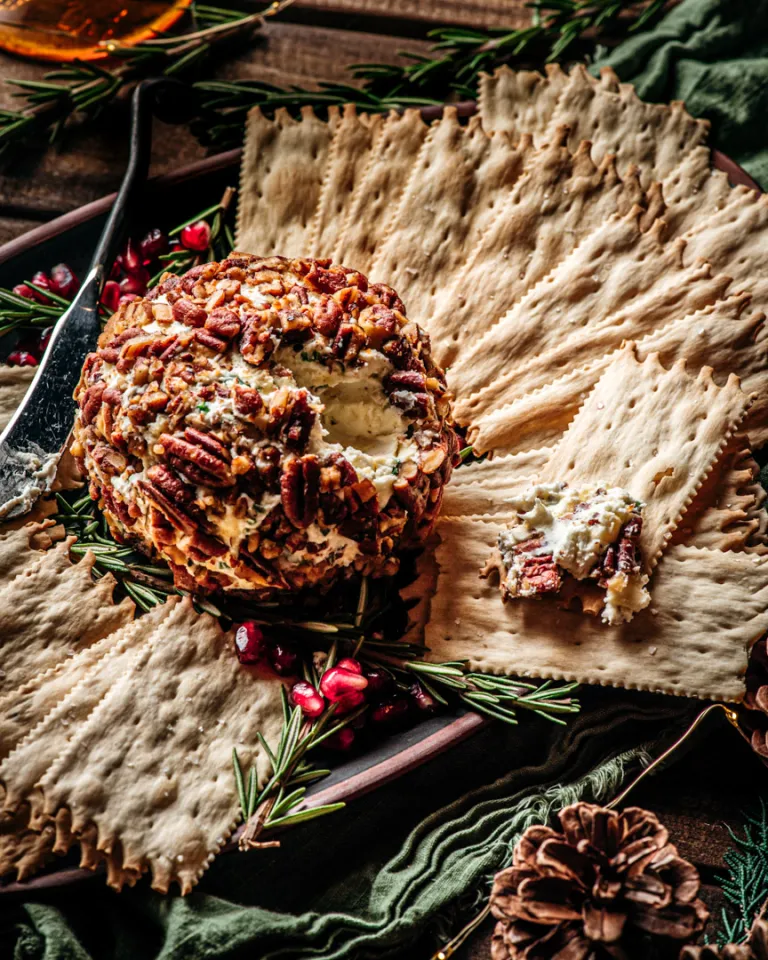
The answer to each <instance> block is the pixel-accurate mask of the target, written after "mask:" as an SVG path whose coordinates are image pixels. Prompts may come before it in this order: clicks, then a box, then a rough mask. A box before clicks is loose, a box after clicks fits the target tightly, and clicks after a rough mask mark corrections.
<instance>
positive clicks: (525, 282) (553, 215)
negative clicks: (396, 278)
mask: <svg viewBox="0 0 768 960" xmlns="http://www.w3.org/2000/svg"><path fill="white" fill-rule="evenodd" d="M567 136H568V130H567V128H565V127H563V128H561V129H560V130H558V131H557V135H556V136H555V137H554V138H553V141H552V143H551V144H550V145H549V146H545V147H542V149H541V150H539V151H537V152H536V153H534V154H532V155H531V156H530V157H529V158H527V159H526V163H525V171H524V173H523V175H522V176H521V177H520V179H519V180H518V181H517V182H516V183H515V184H514V186H513V188H512V189H511V190H510V191H509V193H508V194H506V195H505V196H504V197H503V198H502V199H501V201H500V203H499V204H498V206H497V211H496V216H495V217H494V219H493V221H492V222H491V224H490V226H489V228H488V230H486V231H485V233H484V234H483V235H482V236H481V237H480V239H479V241H478V243H477V245H476V246H475V248H474V250H472V251H471V252H470V255H469V257H468V259H467V262H466V263H465V264H464V265H463V266H462V268H461V269H460V270H459V271H457V274H456V276H455V278H452V279H451V280H450V281H449V282H448V284H447V285H446V286H445V287H444V289H442V290H441V291H439V292H438V294H437V296H436V298H435V301H434V304H433V309H432V311H431V313H430V315H429V317H428V319H427V318H425V319H426V320H427V325H428V327H429V333H430V336H431V338H432V344H433V349H434V350H435V353H436V356H437V359H438V362H440V363H441V364H443V365H447V364H451V363H453V361H454V360H455V358H456V356H457V355H458V354H459V353H460V352H462V351H464V350H466V349H470V348H471V347H472V345H473V344H474V343H475V342H476V341H477V340H478V338H479V337H482V335H483V334H484V333H485V332H486V331H487V329H488V328H489V327H490V326H492V325H493V324H494V323H496V322H497V321H498V320H499V319H500V318H501V317H503V316H504V314H506V313H507V312H508V311H509V310H510V309H511V308H512V307H513V306H514V304H515V303H517V301H518V300H520V298H521V297H522V296H524V294H525V293H526V292H527V291H528V290H529V289H530V288H531V287H532V286H534V285H535V284H536V283H538V281H539V280H541V279H542V278H543V277H545V276H546V275H547V274H548V273H549V272H550V271H551V270H552V268H553V267H554V266H555V264H557V263H559V262H560V261H561V260H562V259H564V257H566V256H567V255H568V254H570V253H572V251H573V250H574V249H575V248H576V247H577V246H578V245H579V243H580V242H581V241H582V240H583V239H584V238H585V237H586V236H588V235H589V234H590V233H592V232H593V231H594V230H596V229H597V228H598V227H600V226H602V224H604V223H605V221H606V220H608V219H609V218H610V217H611V216H612V215H613V214H616V213H617V214H619V215H622V216H623V215H625V214H627V213H629V211H630V210H631V209H633V207H635V206H636V205H639V206H642V207H643V208H644V209H645V210H646V213H645V214H644V215H643V216H642V217H641V218H640V221H639V225H640V229H641V230H644V229H647V228H648V227H649V226H650V225H651V224H652V223H653V222H654V220H655V219H656V218H657V217H658V216H660V215H661V214H662V213H663V212H664V204H663V201H662V199H661V194H660V191H658V190H654V191H651V192H649V194H648V196H646V194H645V193H644V191H643V190H642V188H641V187H640V182H639V180H638V178H637V175H636V171H634V170H628V171H627V172H626V174H625V177H624V179H623V180H621V179H620V178H619V176H618V174H617V172H616V167H615V164H614V162H613V159H612V158H610V157H609V158H606V160H605V161H604V162H603V163H602V164H601V165H600V166H599V167H596V166H595V164H594V163H593V162H592V160H591V158H590V144H589V143H587V142H583V143H581V144H580V145H579V148H578V150H577V151H576V152H575V153H574V154H572V153H571V151H570V150H569V149H568V148H567V147H566V146H565V140H566V139H567Z"/></svg>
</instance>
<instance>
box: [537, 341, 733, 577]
mask: <svg viewBox="0 0 768 960" xmlns="http://www.w3.org/2000/svg"><path fill="white" fill-rule="evenodd" d="M749 400H750V398H749V397H748V395H747V394H745V393H744V392H743V391H742V390H741V388H740V386H739V380H738V377H736V376H734V375H733V374H731V375H730V376H729V377H728V379H727V381H726V383H725V385H724V386H722V387H718V386H717V384H716V383H715V381H714V380H713V379H712V370H711V368H710V367H704V368H702V369H701V370H700V371H697V373H696V374H694V373H689V372H688V371H687V370H686V367H685V362H684V361H678V362H677V363H675V364H674V365H673V366H672V367H671V368H670V369H669V370H667V369H665V368H664V367H663V366H662V364H661V363H660V361H659V356H658V354H656V353H654V354H651V355H650V356H648V357H647V358H646V359H645V360H644V361H643V362H640V361H638V360H637V358H636V356H635V351H634V344H629V345H627V347H625V348H624V349H623V350H621V351H620V352H619V354H618V355H617V357H616V359H615V360H614V361H613V362H612V363H611V364H610V366H609V367H608V369H607V370H606V372H605V373H604V374H603V376H602V377H601V378H600V380H599V381H598V383H597V385H596V386H595V388H594V390H593V391H592V392H591V393H590V395H589V396H588V397H587V399H586V401H585V402H584V406H583V407H582V408H581V410H580V411H579V414H578V416H577V417H576V419H575V420H574V421H573V423H571V425H570V427H569V428H568V430H567V431H566V432H565V434H564V435H563V439H562V440H561V441H560V443H559V444H558V445H557V447H555V449H554V451H553V452H552V456H551V457H550V458H549V460H548V461H547V463H546V464H545V466H544V467H543V469H542V470H541V473H540V474H539V477H538V480H539V482H541V483H554V482H558V481H564V482H566V483H569V484H579V483H597V484H603V483H610V484H611V485H612V486H616V487H621V488H622V489H624V490H627V491H628V492H629V493H630V494H631V495H632V496H633V497H634V498H635V499H636V500H641V501H643V503H645V507H644V509H643V530H642V533H641V535H640V548H641V550H642V554H643V558H644V564H645V570H646V572H647V573H650V572H651V570H652V569H653V567H654V566H655V564H656V562H657V561H658V559H659V556H660V555H661V552H662V550H663V549H664V547H665V545H666V543H667V541H668V540H669V538H670V537H671V536H672V533H673V531H674V529H675V527H676V526H677V524H678V522H679V519H680V517H681V516H682V514H683V513H684V511H685V509H686V507H687V506H688V504H689V503H690V502H691V500H692V499H693V497H694V496H695V495H696V492H697V491H698V489H699V487H700V486H701V484H702V482H703V481H704V479H705V477H706V476H707V474H708V473H709V471H710V470H711V469H712V466H713V464H714V463H715V462H716V460H717V458H718V457H719V455H720V453H721V451H722V449H723V447H724V446H725V444H726V442H727V441H728V439H729V437H730V436H731V434H732V433H733V432H734V430H735V428H736V427H737V426H738V424H739V423H740V422H741V420H742V419H743V417H744V414H745V413H746V410H747V407H748V406H749Z"/></svg>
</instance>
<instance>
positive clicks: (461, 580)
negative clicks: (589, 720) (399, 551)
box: [426, 518, 768, 700]
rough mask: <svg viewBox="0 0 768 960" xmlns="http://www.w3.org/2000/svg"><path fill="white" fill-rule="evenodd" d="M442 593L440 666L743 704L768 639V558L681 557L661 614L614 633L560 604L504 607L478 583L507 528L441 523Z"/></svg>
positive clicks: (657, 577)
mask: <svg viewBox="0 0 768 960" xmlns="http://www.w3.org/2000/svg"><path fill="white" fill-rule="evenodd" d="M437 529H438V532H439V534H440V537H441V544H440V547H439V548H438V551H437V562H438V565H439V567H440V571H441V572H440V578H439V581H438V589H437V592H436V594H435V596H434V597H433V598H432V603H431V618H430V622H429V624H428V625H427V628H426V641H427V645H428V647H429V648H430V654H429V656H430V658H431V659H434V660H435V661H438V662H439V661H441V660H468V661H469V665H470V667H471V668H472V669H473V670H480V671H483V672H488V673H498V674H501V673H508V674H511V675H515V676H525V677H541V678H544V679H552V680H573V681H577V682H579V683H590V684H601V685H610V686H619V687H625V688H628V689H637V690H654V691H658V692H661V693H669V694H676V695H680V696H689V697H701V698H706V699H709V698H711V699H713V700H741V699H742V698H743V696H744V689H745V688H744V673H745V671H746V667H747V653H748V650H749V648H750V646H751V644H752V643H753V641H754V640H756V639H757V638H758V637H759V636H760V635H761V634H762V633H763V632H764V631H765V630H766V628H768V558H765V557H754V556H750V555H749V554H745V553H735V552H731V551H720V550H697V549H696V548H694V547H685V546H676V547H673V548H671V549H670V550H669V551H668V552H667V554H666V555H665V556H664V558H663V559H662V561H661V562H660V563H659V565H658V568H657V569H656V571H655V573H654V576H653V580H652V582H651V593H652V597H653V600H652V603H651V606H650V607H649V608H648V609H646V610H643V611H641V612H640V613H638V614H636V615H635V617H634V618H633V619H632V621H631V622H630V623H626V624H622V625H621V626H609V625H607V624H604V623H601V622H600V621H598V620H596V619H595V618H594V617H587V616H582V615H578V614H574V613H571V612H569V611H566V610H562V609H560V608H559V607H557V606H556V604H555V602H554V601H552V600H547V599H541V600H519V601H515V602H514V603H506V604H505V603H503V601H502V599H501V593H500V591H499V589H498V586H496V584H494V583H492V582H489V581H487V580H481V579H480V577H479V575H478V571H479V570H480V568H481V567H482V566H483V565H484V563H485V561H486V560H487V558H488V555H489V553H490V552H491V550H492V549H493V547H494V546H495V543H496V537H497V535H498V531H499V523H498V522H495V521H494V522H488V521H483V520H479V519H470V518H462V519H454V520H441V521H439V523H438V527H437Z"/></svg>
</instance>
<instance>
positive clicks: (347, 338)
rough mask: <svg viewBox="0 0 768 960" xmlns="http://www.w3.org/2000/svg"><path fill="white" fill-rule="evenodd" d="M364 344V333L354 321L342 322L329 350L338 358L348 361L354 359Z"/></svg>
mask: <svg viewBox="0 0 768 960" xmlns="http://www.w3.org/2000/svg"><path fill="white" fill-rule="evenodd" d="M364 346H365V334H364V333H363V331H362V330H361V329H360V327H358V326H357V324H354V323H342V324H341V326H340V327H339V331H338V333H337V334H336V336H335V338H334V341H333V345H332V346H331V350H332V351H333V355H334V356H335V357H338V358H339V360H344V361H345V362H347V363H349V362H351V361H352V360H356V359H357V357H358V354H359V353H360V351H361V350H362V349H363V347H364Z"/></svg>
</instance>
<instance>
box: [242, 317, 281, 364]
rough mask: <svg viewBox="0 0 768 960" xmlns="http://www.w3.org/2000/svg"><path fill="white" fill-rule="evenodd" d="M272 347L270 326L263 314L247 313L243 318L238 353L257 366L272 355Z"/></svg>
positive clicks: (273, 344) (273, 345)
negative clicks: (243, 322) (243, 324)
mask: <svg viewBox="0 0 768 960" xmlns="http://www.w3.org/2000/svg"><path fill="white" fill-rule="evenodd" d="M274 349H275V341H274V340H273V339H272V328H271V327H270V326H269V324H267V323H265V322H264V316H263V315H260V314H248V316H247V317H246V318H245V327H244V329H243V335H242V337H241V338H240V353H241V354H242V355H243V358H244V359H245V360H247V361H248V363H251V364H253V365H254V366H255V367H258V366H259V365H260V364H262V363H264V362H265V361H266V360H268V359H269V358H270V357H271V356H272V354H273V352H274Z"/></svg>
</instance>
